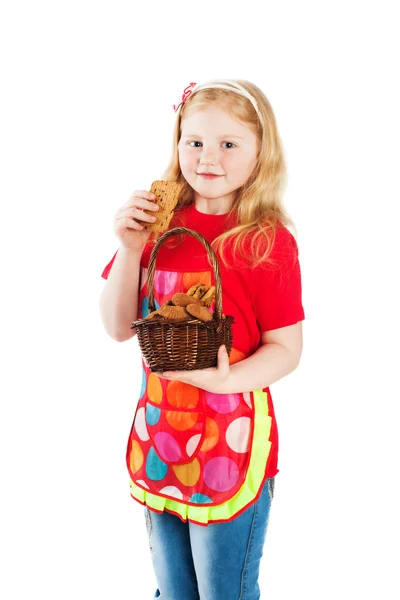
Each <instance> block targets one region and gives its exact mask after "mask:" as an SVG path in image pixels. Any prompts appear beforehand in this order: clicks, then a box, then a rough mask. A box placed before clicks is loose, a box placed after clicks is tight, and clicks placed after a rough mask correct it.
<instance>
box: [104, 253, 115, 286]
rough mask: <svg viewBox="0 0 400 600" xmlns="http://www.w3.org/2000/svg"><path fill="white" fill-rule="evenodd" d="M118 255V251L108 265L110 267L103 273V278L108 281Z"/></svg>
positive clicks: (105, 268)
mask: <svg viewBox="0 0 400 600" xmlns="http://www.w3.org/2000/svg"><path fill="white" fill-rule="evenodd" d="M117 254H118V250H117V252H116V253H115V254H114V256H113V257H112V259H111V260H110V262H109V263H108V265H107V266H106V267H104V269H103V272H102V274H101V276H102V277H103V279H107V278H108V276H109V274H110V271H111V267H112V266H113V264H114V260H115V257H116V256H117Z"/></svg>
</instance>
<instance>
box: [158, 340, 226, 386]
mask: <svg viewBox="0 0 400 600" xmlns="http://www.w3.org/2000/svg"><path fill="white" fill-rule="evenodd" d="M229 371H230V367H229V356H228V353H227V351H226V348H225V346H220V347H219V349H218V356H217V366H216V367H208V368H207V369H197V370H194V371H165V372H163V373H158V372H155V375H157V376H158V377H160V378H161V379H169V380H170V381H175V380H178V381H183V383H189V384H190V385H194V386H196V387H198V388H201V389H203V390H206V392H211V393H214V394H224V393H225V392H224V384H225V383H226V380H227V379H228V377H229Z"/></svg>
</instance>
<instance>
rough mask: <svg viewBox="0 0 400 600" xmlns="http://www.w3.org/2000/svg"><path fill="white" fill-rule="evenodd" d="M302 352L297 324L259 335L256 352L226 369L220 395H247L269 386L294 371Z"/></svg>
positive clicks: (300, 329)
mask: <svg viewBox="0 0 400 600" xmlns="http://www.w3.org/2000/svg"><path fill="white" fill-rule="evenodd" d="M302 349H303V334H302V322H301V321H299V322H298V323H296V324H295V325H289V326H288V327H282V328H280V329H274V330H273V331H265V332H263V333H262V334H261V346H260V347H259V348H258V349H257V350H256V352H254V354H252V355H251V356H249V358H246V359H244V360H242V361H240V362H238V363H235V364H233V365H232V366H231V367H230V370H229V375H228V377H227V380H226V381H224V383H223V389H221V393H222V394H235V393H239V392H251V391H253V390H260V389H263V388H266V387H268V386H270V385H272V384H273V383H275V381H278V380H279V379H282V377H285V375H288V374H289V373H291V372H292V371H294V370H295V369H296V368H297V366H298V364H299V362H300V357H301V353H302Z"/></svg>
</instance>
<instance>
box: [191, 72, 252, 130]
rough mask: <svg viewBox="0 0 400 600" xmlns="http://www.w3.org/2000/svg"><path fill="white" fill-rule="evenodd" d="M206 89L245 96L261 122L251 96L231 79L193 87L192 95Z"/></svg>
mask: <svg viewBox="0 0 400 600" xmlns="http://www.w3.org/2000/svg"><path fill="white" fill-rule="evenodd" d="M224 84H228V85H224ZM207 88H217V89H221V90H228V91H230V92H236V93H237V94H240V95H241V96H245V98H247V99H248V100H250V102H251V103H252V105H253V107H254V110H255V111H256V113H257V115H258V118H259V119H260V121H261V122H262V118H261V113H260V111H259V109H258V106H257V102H256V101H255V99H254V98H253V96H252V95H251V94H249V92H248V91H247V90H246V89H245V88H244V87H243V86H241V85H239V84H238V83H236V81H232V80H231V79H217V80H214V81H208V82H206V83H200V84H197V85H195V87H194V88H193V91H192V93H193V94H194V93H195V92H197V91H198V90H205V89H207Z"/></svg>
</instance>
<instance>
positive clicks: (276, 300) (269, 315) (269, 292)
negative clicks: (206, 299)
mask: <svg viewBox="0 0 400 600" xmlns="http://www.w3.org/2000/svg"><path fill="white" fill-rule="evenodd" d="M269 258H271V259H273V261H274V264H272V265H271V264H269V263H263V264H262V265H260V266H258V267H256V268H255V269H253V271H252V280H251V281H252V283H251V292H250V293H251V301H252V305H253V309H254V312H255V316H256V319H257V323H258V326H259V328H260V331H270V330H273V329H280V328H281V327H287V326H289V325H294V324H295V323H298V322H299V321H302V320H304V309H303V304H302V285H301V272H300V263H299V257H298V247H297V243H296V240H295V239H294V237H293V235H292V234H291V233H290V231H289V230H288V229H286V228H285V227H279V228H278V229H277V231H276V237H275V241H274V245H273V248H272V250H271V253H270V255H269Z"/></svg>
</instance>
